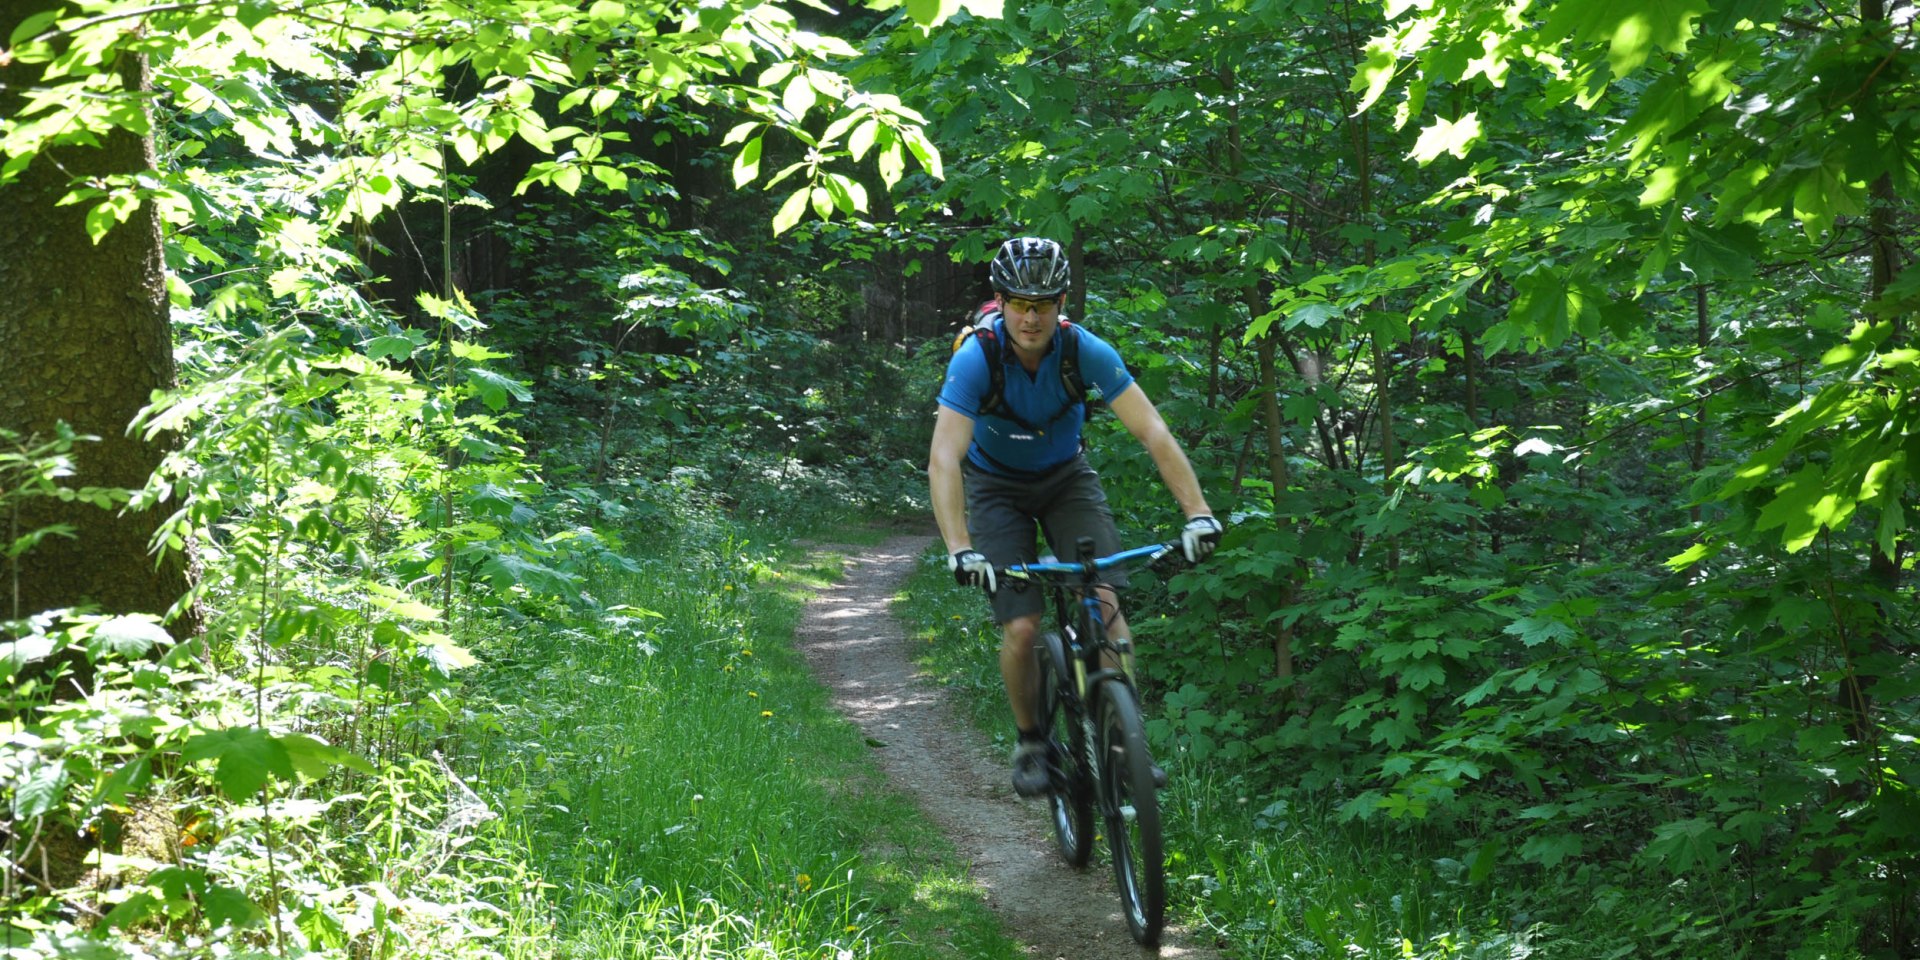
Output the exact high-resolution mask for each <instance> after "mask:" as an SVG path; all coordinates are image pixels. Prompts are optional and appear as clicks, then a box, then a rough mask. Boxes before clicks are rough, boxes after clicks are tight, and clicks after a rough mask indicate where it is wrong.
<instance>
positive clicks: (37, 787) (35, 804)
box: [12, 753, 67, 820]
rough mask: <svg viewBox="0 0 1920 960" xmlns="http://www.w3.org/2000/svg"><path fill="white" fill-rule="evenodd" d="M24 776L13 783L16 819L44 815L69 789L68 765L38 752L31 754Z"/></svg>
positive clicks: (14, 816) (14, 814)
mask: <svg viewBox="0 0 1920 960" xmlns="http://www.w3.org/2000/svg"><path fill="white" fill-rule="evenodd" d="M28 756H29V757H30V759H29V760H28V763H29V764H30V766H29V767H28V768H27V773H26V775H25V776H23V777H21V778H20V779H19V780H17V781H15V782H14V787H13V805H12V806H13V818H14V819H15V820H25V819H28V818H30V817H38V816H42V815H44V814H46V813H48V812H50V811H52V810H53V808H55V807H57V806H59V805H60V798H61V797H62V796H63V795H64V794H65V793H66V789H67V768H66V765H65V764H63V763H61V762H59V761H57V760H49V759H47V758H45V757H42V756H40V755H39V754H37V753H36V754H29V755H28Z"/></svg>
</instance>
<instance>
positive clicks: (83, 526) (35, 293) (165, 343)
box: [0, 3, 192, 635]
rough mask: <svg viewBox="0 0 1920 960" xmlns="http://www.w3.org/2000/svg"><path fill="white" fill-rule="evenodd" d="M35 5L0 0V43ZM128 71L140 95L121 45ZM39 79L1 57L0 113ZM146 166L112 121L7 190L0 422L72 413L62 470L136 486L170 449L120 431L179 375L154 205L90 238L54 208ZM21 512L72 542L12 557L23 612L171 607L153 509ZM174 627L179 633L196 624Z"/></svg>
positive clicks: (42, 421)
mask: <svg viewBox="0 0 1920 960" xmlns="http://www.w3.org/2000/svg"><path fill="white" fill-rule="evenodd" d="M43 6H44V4H41V3H10V4H0V37H5V36H10V35H11V34H12V32H13V30H14V28H15V27H16V26H18V25H19V24H20V22H21V21H22V20H24V19H25V18H26V17H27V16H28V15H30V14H32V13H34V12H35V8H39V7H43ZM121 76H122V78H123V79H124V81H125V83H126V84H127V88H128V89H134V90H144V89H145V86H146V79H147V78H146V69H145V63H144V62H143V61H142V60H141V59H139V58H136V57H132V56H131V55H128V57H127V60H126V62H124V63H123V64H121ZM38 80H39V66H38V65H37V64H22V63H19V62H17V61H15V62H12V63H8V64H5V65H4V66H0V116H12V115H14V114H16V113H17V112H18V111H19V110H20V109H21V107H22V105H23V104H24V103H25V101H26V95H27V93H28V92H29V90H30V89H31V88H32V87H33V86H34V85H35V84H36V83H37V82H38ZM153 162H154V156H153V142H152V140H151V138H150V137H144V136H140V135H136V134H133V133H129V132H127V131H124V130H116V131H113V132H112V133H109V134H107V135H105V136H104V137H102V138H101V141H100V143H99V145H98V146H97V147H86V146H71V147H59V148H55V149H51V150H48V151H46V152H44V153H42V154H41V155H40V156H38V157H35V158H34V160H33V161H32V163H31V164H30V165H29V166H28V167H27V169H26V171H25V172H24V174H23V176H22V177H21V179H19V180H18V181H16V182H14V183H11V184H8V185H6V186H4V187H0V224H4V225H5V226H4V228H0V290H4V291H5V292H6V296H7V308H6V309H5V310H0V384H5V388H4V389H0V426H6V427H8V428H10V429H13V430H16V431H20V432H22V433H25V434H29V435H39V436H42V437H45V436H50V435H51V434H52V432H53V430H54V428H55V425H56V423H58V422H59V421H66V422H67V423H68V424H70V425H72V427H73V428H74V430H75V431H76V432H78V433H81V434H91V435H94V436H97V437H99V438H100V439H99V441H98V442H94V443H87V444H83V445H81V446H80V448H79V449H78V450H77V451H76V467H77V475H76V476H74V477H71V478H69V480H68V482H70V483H72V484H73V485H75V486H101V487H124V488H137V487H140V486H143V485H144V484H145V483H146V481H147V477H148V476H149V475H150V474H152V473H153V470H154V468H155V467H156V466H157V465H158V464H159V463H160V460H161V457H162V456H163V455H164V453H165V449H164V447H163V446H161V445H160V444H157V443H149V442H146V441H145V440H142V439H140V438H139V437H138V436H129V435H128V432H127V425H128V424H129V423H130V422H131V421H132V420H133V417H134V415H135V414H136V413H138V412H139V411H140V409H141V408H142V407H144V406H145V405H146V404H147V402H148V401H149V399H150V397H151V395H152V393H153V391H155V390H157V389H162V388H166V387H170V386H172V385H173V383H174V363H173V338H172V333H171V330H170V329H169V326H168V307H167V295H166V286H165V274H164V270H163V263H162V259H161V245H160V244H161V239H160V238H161V235H160V221H159V218H158V216H157V215H156V214H155V212H154V210H153V208H152V207H151V206H143V207H142V208H141V209H140V211H139V212H138V213H136V214H134V216H133V217H132V218H131V219H130V220H128V221H127V222H126V223H124V224H121V225H119V226H117V227H115V228H114V229H112V230H110V231H109V232H108V233H107V234H106V236H105V237H104V238H103V239H102V240H101V241H100V242H99V243H97V244H96V243H94V242H93V241H92V240H91V239H89V237H88V236H87V232H86V227H85V221H86V212H87V206H86V205H72V206H64V207H63V206H57V205H56V204H57V203H58V201H59V200H60V198H61V197H63V196H65V195H66V194H67V192H68V190H69V189H70V186H71V184H72V183H74V182H75V181H76V180H81V181H84V180H87V179H91V178H98V177H105V176H110V175H113V174H124V173H137V172H139V171H143V170H148V169H151V168H152V167H153ZM21 510H22V515H21V516H20V518H19V519H20V529H21V530H23V531H24V530H33V529H38V528H42V527H46V526H50V525H53V524H67V525H70V526H72V527H73V528H74V530H75V536H74V537H72V538H63V537H54V538H49V539H47V540H45V541H43V542H42V543H41V544H40V545H39V546H38V547H36V548H35V549H34V550H33V551H32V552H31V553H29V554H27V555H26V556H24V557H22V558H21V559H20V560H19V571H18V572H19V586H20V610H19V611H18V613H20V614H32V613H36V612H39V611H42V610H49V609H54V608H60V607H74V606H79V605H82V604H93V605H96V606H97V607H98V609H99V610H100V611H102V612H107V613H141V612H144V613H164V612H166V611H167V609H168V608H169V607H171V606H172V605H173V603H174V602H175V601H177V600H178V599H180V597H181V596H182V595H183V594H184V593H185V592H186V590H187V585H188V572H187V564H186V562H185V560H184V558H183V557H182V556H181V555H179V554H178V553H174V554H170V555H169V556H168V558H167V559H166V560H165V561H164V562H162V563H159V564H157V565H156V564H155V562H154V560H153V558H152V557H151V556H150V555H149V553H148V542H149V541H150V539H151V538H152V536H153V533H154V530H155V529H156V527H157V526H158V523H159V519H160V516H159V513H158V511H152V510H149V511H145V512H143V513H126V514H122V513H119V512H116V511H107V510H101V509H98V508H96V507H90V506H86V505H83V504H78V503H63V502H61V501H58V500H55V499H52V498H34V499H31V500H27V501H25V502H23V503H22V504H21ZM0 562H4V561H0ZM9 573H11V571H9ZM7 613H8V614H9V615H12V614H13V613H15V611H11V610H9V611H7ZM173 629H174V632H175V633H176V635H180V634H184V633H188V632H191V629H192V625H191V624H187V623H176V624H175V625H174V626H173Z"/></svg>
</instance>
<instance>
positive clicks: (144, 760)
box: [94, 753, 153, 803]
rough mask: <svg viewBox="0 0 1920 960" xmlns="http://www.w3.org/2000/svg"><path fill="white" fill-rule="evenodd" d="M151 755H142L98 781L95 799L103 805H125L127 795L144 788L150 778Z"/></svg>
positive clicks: (151, 777)
mask: <svg viewBox="0 0 1920 960" xmlns="http://www.w3.org/2000/svg"><path fill="white" fill-rule="evenodd" d="M152 763H153V755H152V754H147V753H143V754H141V755H140V756H138V757H135V758H133V759H132V760H129V761H127V762H126V763H123V764H121V765H120V767H119V768H118V769H116V770H114V771H113V772H112V773H110V774H108V775H107V778H106V779H105V780H102V781H100V788H99V789H98V790H96V791H94V793H95V798H96V799H98V800H100V801H102V802H105V803H125V802H126V799H127V796H128V794H131V793H133V792H134V791H136V790H139V789H141V788H143V787H145V786H146V785H147V783H148V781H150V780H152V779H153V776H152Z"/></svg>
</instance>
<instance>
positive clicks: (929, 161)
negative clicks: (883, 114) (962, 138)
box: [900, 127, 946, 180]
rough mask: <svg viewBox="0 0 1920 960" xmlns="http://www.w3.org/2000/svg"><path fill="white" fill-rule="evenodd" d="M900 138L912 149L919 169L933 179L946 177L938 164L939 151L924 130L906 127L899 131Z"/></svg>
mask: <svg viewBox="0 0 1920 960" xmlns="http://www.w3.org/2000/svg"><path fill="white" fill-rule="evenodd" d="M900 138H901V139H902V140H904V141H906V144H907V149H908V150H911V151H913V158H914V159H915V160H918V161H920V169H922V170H925V171H926V172H927V175H928V176H930V177H932V178H934V179H935V180H941V179H944V178H945V177H946V174H945V173H944V172H943V170H942V167H941V165H940V151H939V149H938V148H936V147H934V145H933V141H931V140H929V139H927V134H926V131H924V130H921V129H920V128H918V127H907V128H905V129H903V130H901V131H900Z"/></svg>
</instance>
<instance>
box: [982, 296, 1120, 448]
mask: <svg viewBox="0 0 1920 960" xmlns="http://www.w3.org/2000/svg"><path fill="white" fill-rule="evenodd" d="M972 316H973V323H972V324H970V325H969V326H967V327H966V328H964V329H962V330H961V331H960V332H959V333H958V334H957V335H955V336H954V338H953V352H954V353H959V352H960V348H961V347H964V346H966V344H967V340H968V339H969V338H972V339H975V340H978V341H980V352H981V353H983V354H985V355H986V358H987V377H988V383H987V392H986V393H985V394H984V395H982V396H981V397H980V409H979V410H977V411H975V413H976V415H978V416H982V417H999V418H1000V419H1002V420H1011V421H1013V422H1014V423H1016V424H1019V425H1020V426H1022V427H1025V428H1026V429H1028V430H1031V431H1033V432H1034V433H1036V434H1038V435H1041V436H1045V435H1046V433H1047V428H1048V427H1051V426H1053V424H1054V421H1056V420H1059V419H1060V418H1061V417H1063V416H1066V415H1067V412H1068V411H1069V410H1072V409H1073V408H1074V407H1077V406H1080V405H1082V404H1085V405H1086V408H1087V416H1088V417H1089V418H1091V417H1092V416H1093V412H1094V410H1095V409H1097V408H1099V407H1100V406H1103V405H1104V401H1103V400H1102V399H1101V398H1099V397H1095V398H1093V399H1091V400H1089V399H1088V398H1087V382H1086V379H1085V378H1084V377H1082V376H1081V375H1080V328H1079V327H1077V326H1074V324H1073V322H1072V321H1070V320H1068V319H1066V318H1065V317H1062V318H1060V330H1059V332H1058V333H1056V334H1054V337H1055V340H1056V342H1057V344H1058V349H1059V351H1060V385H1061V386H1062V387H1064V388H1065V389H1066V392H1067V402H1066V403H1065V404H1063V405H1062V406H1061V407H1060V409H1059V410H1058V411H1056V412H1055V413H1054V415H1053V416H1051V417H1049V418H1047V422H1046V423H1045V424H1044V425H1041V424H1035V423H1031V422H1029V421H1028V420H1027V419H1026V418H1024V417H1022V416H1020V415H1019V414H1016V413H1014V412H1013V409H1012V408H1011V407H1009V406H1007V365H1006V357H1005V355H1004V354H1003V353H1002V351H1003V349H1004V348H1003V345H1002V344H1001V343H1000V335H999V333H998V332H996V331H995V330H994V323H995V322H996V321H998V320H999V319H1000V310H999V308H998V307H996V306H995V305H994V303H993V301H991V300H989V301H987V302H986V303H983V304H981V305H980V306H978V307H975V308H974V310H973V315H972Z"/></svg>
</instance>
